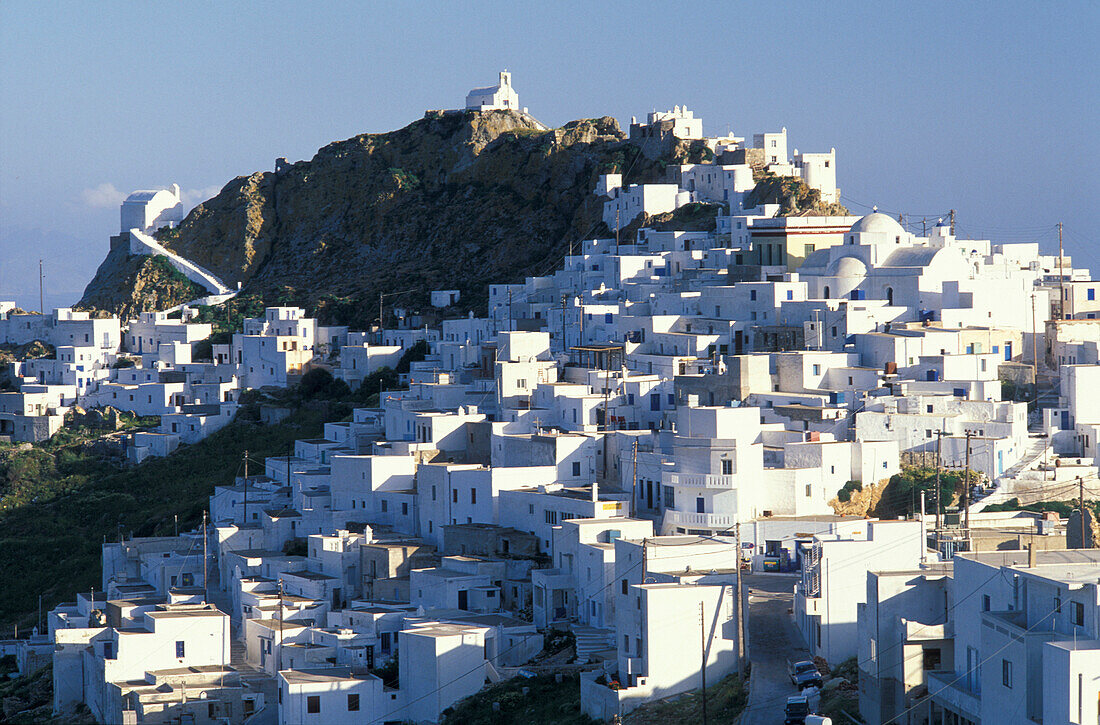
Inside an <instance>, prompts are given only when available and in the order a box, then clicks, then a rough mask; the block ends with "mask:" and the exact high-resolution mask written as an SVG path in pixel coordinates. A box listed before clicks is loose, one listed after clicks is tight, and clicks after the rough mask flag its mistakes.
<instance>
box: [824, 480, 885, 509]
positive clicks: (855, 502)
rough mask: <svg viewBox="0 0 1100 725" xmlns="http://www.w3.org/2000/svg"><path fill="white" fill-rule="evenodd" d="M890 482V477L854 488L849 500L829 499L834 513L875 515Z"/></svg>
mask: <svg viewBox="0 0 1100 725" xmlns="http://www.w3.org/2000/svg"><path fill="white" fill-rule="evenodd" d="M888 483H889V479H883V480H881V481H879V482H878V483H872V484H871V485H870V486H864V487H863V488H862V489H856V490H853V491H851V492H850V498H849V499H848V500H847V501H841V500H840V498H839V497H837V498H834V499H832V500H830V501H829V506H831V507H832V509H833V513H835V514H836V515H837V516H860V517H867V516H874V515H875V510H876V509H877V508H878V505H879V501H881V500H882V492H883V489H885V488H886V485H887V484H888Z"/></svg>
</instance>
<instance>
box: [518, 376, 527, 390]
mask: <svg viewBox="0 0 1100 725" xmlns="http://www.w3.org/2000/svg"><path fill="white" fill-rule="evenodd" d="M516 387H517V388H523V389H524V390H526V389H527V378H516Z"/></svg>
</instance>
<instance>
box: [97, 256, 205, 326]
mask: <svg viewBox="0 0 1100 725" xmlns="http://www.w3.org/2000/svg"><path fill="white" fill-rule="evenodd" d="M205 294H206V290H205V289H204V288H202V287H200V286H199V285H197V284H195V283H194V282H192V281H191V280H189V279H187V278H186V277H184V276H183V275H182V274H180V272H179V270H177V269H176V268H175V267H173V266H172V265H171V264H169V263H168V260H167V259H165V258H164V257H161V256H154V257H150V256H145V255H132V254H130V253H129V248H128V247H127V246H126V245H125V244H116V245H114V246H113V247H112V248H111V251H110V252H109V253H108V254H107V257H106V259H104V260H103V262H102V263H101V264H100V265H99V269H97V270H96V273H95V276H94V277H93V278H92V281H91V282H89V283H88V286H87V287H86V288H85V289H84V296H83V297H82V298H81V300H80V302H79V303H78V305H77V307H78V308H79V309H86V310H104V311H107V312H110V313H112V314H115V315H118V316H119V317H121V318H122V319H124V320H128V319H131V318H134V317H137V315H138V313H139V312H150V311H153V310H163V309H167V308H169V307H174V306H175V305H178V304H182V303H184V302H189V301H191V300H193V299H197V298H199V297H202V296H203V295H205Z"/></svg>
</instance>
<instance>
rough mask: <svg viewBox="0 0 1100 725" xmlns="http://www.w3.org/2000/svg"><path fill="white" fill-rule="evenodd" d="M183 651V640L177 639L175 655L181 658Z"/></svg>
mask: <svg viewBox="0 0 1100 725" xmlns="http://www.w3.org/2000/svg"><path fill="white" fill-rule="evenodd" d="M183 652H184V647H183V640H179V641H177V642H176V657H177V658H180V659H182V658H183Z"/></svg>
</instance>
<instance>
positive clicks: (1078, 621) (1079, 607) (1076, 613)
mask: <svg viewBox="0 0 1100 725" xmlns="http://www.w3.org/2000/svg"><path fill="white" fill-rule="evenodd" d="M1073 623H1074V624H1075V625H1077V626H1078V627H1084V626H1085V605H1084V604H1082V603H1081V602H1074V603H1073Z"/></svg>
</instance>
